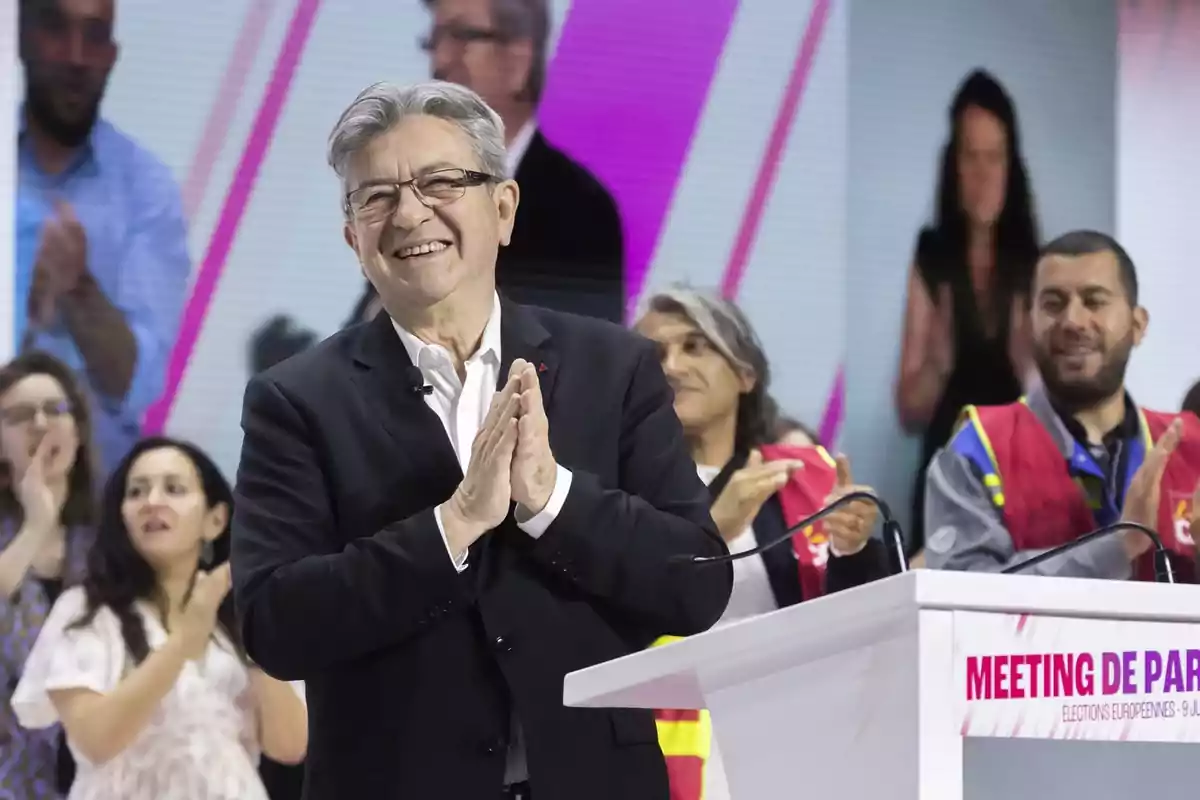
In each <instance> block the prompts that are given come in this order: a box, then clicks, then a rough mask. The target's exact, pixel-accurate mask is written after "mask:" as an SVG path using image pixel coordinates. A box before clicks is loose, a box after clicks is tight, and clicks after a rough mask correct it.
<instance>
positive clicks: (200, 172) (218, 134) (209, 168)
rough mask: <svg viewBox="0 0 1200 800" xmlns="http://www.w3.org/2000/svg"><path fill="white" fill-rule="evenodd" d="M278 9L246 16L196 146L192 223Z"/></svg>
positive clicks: (257, 7) (189, 196)
mask: <svg viewBox="0 0 1200 800" xmlns="http://www.w3.org/2000/svg"><path fill="white" fill-rule="evenodd" d="M274 7H275V0H254V2H253V3H251V5H250V9H249V10H248V11H247V12H246V19H245V20H244V21H243V22H242V29H241V32H240V33H239V34H238V38H237V41H236V42H234V44H233V52H232V53H231V54H230V56H229V63H228V64H226V65H225V75H224V76H223V77H222V78H221V84H220V86H219V87H217V97H216V99H215V100H214V101H213V105H212V111H211V112H209V115H208V120H207V121H206V122H205V124H204V130H203V131H202V132H201V134H200V143H199V144H198V145H197V146H196V153H195V154H194V155H193V156H192V166H191V168H190V169H189V170H188V175H187V179H186V180H185V181H184V184H183V215H184V218H185V219H187V220H188V221H189V222H190V221H191V220H192V218H193V216H194V215H195V213H196V209H197V208H199V207H200V203H202V202H203V201H204V195H205V193H206V192H207V191H208V181H209V179H210V178H211V177H212V172H213V164H215V163H216V160H217V158H218V157H219V156H220V155H221V149H222V148H223V147H224V146H225V139H226V137H228V136H229V125H230V123H231V122H232V121H233V115H234V113H235V112H236V111H237V107H238V102H239V101H240V100H241V98H242V87H244V86H245V84H246V75H247V73H249V72H250V68H251V67H252V66H253V65H254V59H255V58H257V57H258V51H259V48H261V47H262V40H263V34H265V33H266V31H267V23H268V22H270V20H271V11H272V10H273V9H274Z"/></svg>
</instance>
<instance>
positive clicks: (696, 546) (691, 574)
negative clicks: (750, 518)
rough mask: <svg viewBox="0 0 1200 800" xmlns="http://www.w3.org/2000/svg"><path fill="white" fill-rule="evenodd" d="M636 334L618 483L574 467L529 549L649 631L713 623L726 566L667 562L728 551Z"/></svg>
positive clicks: (692, 629)
mask: <svg viewBox="0 0 1200 800" xmlns="http://www.w3.org/2000/svg"><path fill="white" fill-rule="evenodd" d="M641 343H642V344H643V345H645V346H644V347H642V348H641V351H640V353H639V355H638V359H637V363H636V366H635V367H634V370H633V377H632V379H631V381H630V384H629V387H628V389H627V391H626V394H625V400H624V403H623V408H622V411H621V433H620V436H621V440H620V446H619V450H620V471H619V474H620V476H621V478H620V484H621V485H620V487H619V488H606V487H604V486H603V485H601V482H600V480H599V479H598V478H597V477H596V476H595V475H592V474H589V473H587V472H584V471H582V470H580V471H573V477H572V480H571V489H570V492H568V494H567V499H566V502H565V504H564V505H563V508H562V511H561V512H560V513H559V515H558V517H557V518H556V519H555V520H554V522H552V523H551V524H550V526H549V527H548V528H547V529H546V532H545V533H544V534H542V536H541V537H540V538H539V539H538V540H537V542H536V543H535V545H534V547H533V548H532V550H531V553H532V554H533V557H534V558H536V559H537V560H538V561H539V562H540V563H541V564H543V565H544V566H545V567H546V568H548V569H550V570H552V571H553V572H556V573H558V574H559V575H561V576H563V577H565V578H566V579H567V580H569V581H572V582H573V583H575V584H576V585H577V586H579V587H580V588H581V589H582V590H583V591H584V592H586V593H587V594H589V595H591V596H592V597H594V598H596V599H597V600H599V601H600V602H603V603H606V604H607V605H609V606H610V607H612V608H613V609H614V610H616V611H618V612H621V613H622V614H624V615H626V618H627V619H630V620H632V623H633V625H634V627H635V628H637V629H641V632H642V633H643V634H644V635H645V637H646V638H647V639H648V640H651V639H653V638H655V637H657V636H661V635H664V634H672V635H678V636H687V635H690V634H693V633H699V632H700V631H703V630H706V629H708V628H710V627H712V625H713V624H714V623H715V622H716V621H717V620H718V619H719V618H720V616H721V614H722V613H724V611H725V606H726V604H727V603H728V602H729V594H730V592H731V591H732V588H733V568H732V566H731V565H730V564H728V563H725V564H717V565H712V566H706V567H699V568H697V567H695V566H690V565H687V564H678V563H675V564H672V563H669V562H668V559H669V558H670V557H671V556H673V555H677V554H691V555H705V556H709V555H719V554H722V553H726V552H728V551H727V550H726V547H725V544H724V542H723V541H722V540H721V537H720V536H719V535H718V534H717V529H716V526H715V525H714V524H713V521H712V517H711V516H710V515H709V511H708V506H709V498H708V492H707V491H706V490H705V487H704V485H703V483H701V481H700V479H699V477H698V476H697V474H696V467H695V465H694V464H693V463H692V459H691V457H690V455H689V454H688V451H687V448H686V446H685V444H684V440H683V429H682V428H681V427H680V424H679V419H678V417H676V415H675V409H674V407H673V398H672V393H671V390H670V388H669V387H668V386H667V382H666V378H665V377H664V376H663V373H662V368H661V367H660V366H659V364H658V360H657V358H656V357H655V356H654V355H653V351H652V348H651V347H650V346H649V344H648V343H645V342H644V341H643V342H641Z"/></svg>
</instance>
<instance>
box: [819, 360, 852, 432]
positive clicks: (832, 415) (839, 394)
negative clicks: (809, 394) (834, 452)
mask: <svg viewBox="0 0 1200 800" xmlns="http://www.w3.org/2000/svg"><path fill="white" fill-rule="evenodd" d="M845 417H846V368H845V366H841V367H838V371H837V375H836V376H834V379H833V390H832V391H831V392H830V393H829V399H828V400H827V401H825V413H824V414H822V415H821V427H819V428H818V429H817V435H818V436H820V437H821V444H823V445H825V446H826V447H829V448H833V447H836V446H837V438H838V434H840V433H841V432H842V420H843V419H845Z"/></svg>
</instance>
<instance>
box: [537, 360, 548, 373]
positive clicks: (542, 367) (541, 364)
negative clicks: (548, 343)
mask: <svg viewBox="0 0 1200 800" xmlns="http://www.w3.org/2000/svg"><path fill="white" fill-rule="evenodd" d="M547 369H548V368H547V367H546V362H545V361H539V362H538V372H545V371H546V370H547Z"/></svg>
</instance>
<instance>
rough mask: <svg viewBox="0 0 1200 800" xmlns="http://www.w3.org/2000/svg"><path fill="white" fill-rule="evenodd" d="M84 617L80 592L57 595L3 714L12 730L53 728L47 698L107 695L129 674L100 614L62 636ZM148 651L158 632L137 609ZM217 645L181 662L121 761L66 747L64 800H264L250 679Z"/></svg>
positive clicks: (119, 643)
mask: <svg viewBox="0 0 1200 800" xmlns="http://www.w3.org/2000/svg"><path fill="white" fill-rule="evenodd" d="M83 610H84V594H83V590H82V589H80V588H74V589H69V590H67V591H66V592H63V594H62V596H61V597H59V599H58V602H57V603H55V604H54V608H53V610H52V611H51V612H50V615H49V617H48V618H47V619H46V624H45V625H44V626H43V628H42V632H41V634H40V635H39V637H38V639H37V642H36V643H35V644H34V646H33V650H32V652H31V653H30V656H29V660H28V661H27V662H26V663H25V672H24V674H23V676H22V677H21V682H20V683H19V684H18V686H17V689H16V691H15V692H14V693H13V698H12V706H13V710H14V712H15V713H16V716H17V718H18V720H19V721H20V723H21V725H23V726H24V727H26V728H43V727H46V726H48V725H52V724H54V723H56V722H58V714H57V713H56V712H55V710H54V706H53V704H52V703H51V702H50V698H49V695H48V694H47V692H48V691H49V690H53V689H76V688H83V689H91V690H93V691H96V692H100V693H108V692H110V691H112V690H113V689H114V688H115V687H116V686H117V684H118V682H119V681H120V680H121V678H122V675H123V674H124V673H125V672H126V671H127V670H128V669H129V668H130V665H131V663H132V662H131V661H129V660H128V659H127V656H126V649H125V643H124V640H123V639H122V638H121V628H120V623H119V622H118V620H117V617H116V615H115V614H114V613H113V612H112V611H111V610H110V609H108V608H101V609H100V610H99V611H98V612H97V614H96V616H95V618H94V619H93V621H92V622H91V624H89V625H88V626H86V627H84V628H75V629H70V630H68V627H69V626H70V625H71V624H72V623H73V622H74V621H75V620H77V619H78V618H79V617H80V615H81V614H82V613H83ZM138 613H139V614H140V615H141V617H142V622H143V624H144V625H145V626H146V639H147V641H148V643H149V645H150V648H151V649H152V650H153V649H157V648H158V647H161V646H162V644H163V642H164V641H165V640H166V631H165V630H163V627H162V625H160V624H159V622H158V620H157V618H156V617H155V615H153V614H151V613H149V612H148V609H146V608H141V607H139V608H138ZM224 644H225V643H221V644H218V643H217V642H212V643H210V644H209V647H208V652H207V653H205V656H204V658H203V660H201V661H195V662H191V661H190V662H188V663H187V665H186V666H184V668H183V671H182V672H181V673H180V675H179V679H178V680H177V681H176V682H175V686H174V688H172V689H171V691H170V693H169V694H167V696H166V697H165V698H164V699H163V701H162V704H161V705H160V706H159V708H158V710H157V711H156V712H155V714H154V716H153V718H152V719H151V721H150V723H149V724H148V725H147V726H146V727H145V728H144V729H143V730H142V732H141V733H140V734H139V735H138V737H137V738H136V739H135V740H134V741H133V742H132V743H131V744H130V746H129V747H127V748H125V750H123V751H122V752H121V753H120V754H118V755H117V756H115V757H114V758H112V759H110V760H109V761H108V762H106V763H104V764H92V763H90V762H89V761H88V760H87V759H86V758H85V757H84V756H83V755H82V754H81V753H80V752H79V751H78V750H77V749H76V748H75V747H74V745H73V743H72V742H71V740H70V737H68V738H67V745H68V746H69V747H70V748H71V753H72V754H73V755H74V757H75V759H76V762H77V774H76V777H75V783H74V784H73V785H72V787H71V792H70V794H69V795H68V800H114V799H115V798H121V800H267V793H266V790H265V789H264V788H263V784H262V781H261V779H260V778H259V776H258V759H259V744H258V718H257V713H256V710H255V705H254V702H253V697H252V694H251V687H250V675H249V672H248V670H247V669H246V667H245V666H244V665H243V664H242V663H241V661H240V660H239V659H238V658H237V657H236V656H235V655H234V654H233V653H232V651H231V650H229V649H228V648H227V647H226V646H224Z"/></svg>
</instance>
